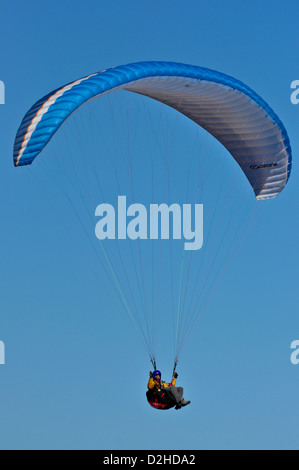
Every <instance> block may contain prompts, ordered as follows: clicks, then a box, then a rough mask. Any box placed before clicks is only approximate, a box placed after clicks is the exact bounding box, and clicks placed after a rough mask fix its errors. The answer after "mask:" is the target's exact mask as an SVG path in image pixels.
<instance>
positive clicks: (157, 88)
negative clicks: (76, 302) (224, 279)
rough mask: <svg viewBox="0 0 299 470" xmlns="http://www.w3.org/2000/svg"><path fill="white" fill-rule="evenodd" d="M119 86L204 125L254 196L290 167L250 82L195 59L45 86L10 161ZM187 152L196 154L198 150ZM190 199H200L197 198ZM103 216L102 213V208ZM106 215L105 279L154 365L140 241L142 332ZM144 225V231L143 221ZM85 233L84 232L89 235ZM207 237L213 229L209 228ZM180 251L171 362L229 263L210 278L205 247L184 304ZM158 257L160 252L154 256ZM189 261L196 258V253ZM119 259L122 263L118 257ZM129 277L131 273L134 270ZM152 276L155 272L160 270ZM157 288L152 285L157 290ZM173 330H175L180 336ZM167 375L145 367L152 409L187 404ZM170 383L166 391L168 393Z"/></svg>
mask: <svg viewBox="0 0 299 470" xmlns="http://www.w3.org/2000/svg"><path fill="white" fill-rule="evenodd" d="M119 90H125V91H130V92H133V93H135V94H138V95H143V96H146V97H149V98H152V99H153V100H156V101H159V102H160V103H162V104H163V105H167V106H168V107H170V108H173V109H174V110H176V111H178V112H179V113H181V114H182V115H184V116H187V117H188V118H189V119H190V120H191V121H193V122H194V123H195V124H197V125H198V126H196V127H199V126H200V128H203V129H204V130H206V131H207V132H208V133H209V134H210V135H211V136H213V137H214V138H215V139H216V141H218V142H219V143H220V144H222V145H223V146H224V147H225V149H227V150H228V152H229V153H230V155H231V156H232V157H233V159H234V160H235V162H236V163H237V164H238V165H239V167H240V169H241V172H240V173H242V177H243V176H245V177H246V178H247V180H248V182H249V185H250V187H251V189H250V190H251V192H252V190H253V192H254V195H255V198H256V199H257V200H265V199H273V198H275V197H276V196H278V195H279V194H280V192H281V191H282V190H283V189H284V187H285V185H286V184H287V182H288V179H289V177H290V173H291V161H292V154H291V147H290V142H289V138H288V135H287V131H286V129H285V127H284V125H283V124H282V122H281V121H280V119H279V118H278V116H277V115H276V113H275V112H274V111H273V110H272V108H270V106H269V105H268V104H267V103H266V102H265V101H264V100H263V99H262V98H261V97H260V96H259V95H258V94H257V93H255V92H254V91H253V90H252V89H251V88H249V87H248V86H247V85H245V84H244V83H242V82H241V81H239V80H237V79H235V78H233V77H230V76H228V75H226V74H223V73H220V72H216V71H214V70H210V69H207V68H202V67H199V66H193V65H188V64H179V63H172V62H140V63H133V64H128V65H123V66H118V67H115V68H111V69H107V70H104V71H101V72H97V73H94V74H91V75H87V76H85V77H83V78H81V79H79V80H75V81H72V82H70V83H68V84H67V85H64V86H62V87H59V88H56V89H55V90H54V91H52V92H51V93H48V94H47V95H46V96H44V97H43V98H42V99H40V100H39V101H37V103H36V104H34V105H33V106H32V108H31V109H30V110H29V111H28V112H27V114H26V115H25V117H24V118H23V120H22V122H21V125H20V127H19V130H18V132H17V135H16V138H15V144H14V153H13V158H14V165H15V166H16V167H20V166H26V165H31V164H32V163H33V162H34V160H35V159H36V157H37V156H38V155H39V154H40V153H41V152H42V151H43V150H44V148H45V147H46V146H47V144H48V143H49V141H50V140H51V139H52V137H53V136H54V134H55V133H56V132H57V131H58V129H59V128H60V126H61V125H62V124H63V123H64V122H65V121H66V120H67V119H68V118H69V117H70V115H71V114H72V113H74V112H76V111H77V110H78V109H79V108H80V107H81V106H82V105H83V104H85V103H87V102H89V101H91V100H94V99H95V98H100V97H102V96H104V95H107V94H108V93H112V92H114V91H119ZM99 158H100V157H99ZM145 158H146V157H145ZM195 158H198V159H199V157H195ZM232 161H233V160H232ZM68 163H69V166H72V164H73V163H72V160H71V159H70V160H69V161H68ZM144 163H146V162H144ZM66 166H67V165H66ZM78 173H79V172H78ZM130 175H131V173H130ZM193 175H194V177H195V178H196V173H193ZM212 177H213V172H212ZM223 178H225V176H223ZM203 179H204V178H203ZM63 184H64V182H63ZM133 193H134V191H133ZM238 197H239V195H238ZM132 199H133V197H132ZM253 199H254V198H253ZM227 201H229V198H227ZM152 202H154V201H152ZM133 203H136V200H133ZM217 205H218V204H217ZM227 205H228V203H226V207H227ZM98 207H100V209H99V213H98V215H100V216H103V214H104V212H105V211H104V210H102V209H103V207H102V206H98ZM143 207H144V206H143ZM186 207H187V205H186ZM198 207H201V206H199V205H198ZM126 214H127V212H126ZM126 214H125V215H126ZM93 215H94V212H93ZM105 217H106V219H107V220H108V216H107V214H106V216H105ZM225 217H226V212H225V211H224V212H223V215H222V217H221V223H220V224H219V233H220V232H221V229H222V231H223V233H225V232H226V231H227V230H226V229H225V230H224V229H223V225H224V223H223V220H225ZM109 220H110V219H109ZM106 222H107V221H105V220H104V222H102V225H101V224H99V225H98V226H97V232H96V233H97V238H98V240H99V243H100V249H101V250H102V254H103V255H104V256H103V258H104V261H105V262H107V266H108V268H107V271H108V274H109V275H110V277H111V279H112V282H113V284H114V287H115V289H116V292H117V294H118V296H119V298H120V299H121V301H122V304H123V306H124V309H125V311H126V313H127V314H128V316H129V318H130V320H131V321H132V324H133V325H134V327H135V328H136V330H137V331H138V332H139V335H140V338H141V340H142V342H143V343H144V344H145V347H146V350H147V352H148V354H149V357H150V360H151V362H152V364H153V365H155V364H156V356H155V354H156V352H155V347H154V346H155V344H156V341H155V339H153V338H152V336H154V334H155V332H156V331H157V328H156V325H155V320H154V321H151V319H150V318H149V317H150V310H151V308H150V307H149V306H148V304H147V302H146V297H147V290H146V279H145V276H144V271H145V270H144V267H143V263H142V261H143V260H142V257H141V255H140V245H138V251H139V256H140V266H141V271H142V275H141V276H140V278H141V281H140V284H141V286H139V278H138V288H139V290H138V295H139V296H140V297H142V291H143V295H144V298H145V299H143V300H141V301H140V303H141V305H142V308H144V310H145V312H146V314H145V322H146V328H144V330H145V332H144V331H143V330H142V326H141V322H140V319H139V317H138V312H139V310H140V309H139V308H138V306H137V305H136V303H137V301H136V299H135V297H134V294H133V295H132V293H131V292H132V291H133V292H135V291H134V289H130V286H127V284H128V283H127V280H126V276H125V275H124V276H122V275H121V274H120V272H122V267H123V266H121V268H120V269H117V268H115V267H114V265H113V263H112V261H111V259H110V258H109V256H108V252H107V251H108V250H107V249H106V247H105V246H104V243H105V238H108V236H106V235H107V234H106V233H105V232H104V230H103V226H104V225H105V223H106ZM145 222H146V217H145V218H144V225H143V227H146V223H145ZM114 223H115V219H113V220H112V225H111V227H112V229H111V233H112V236H111V237H110V238H115V237H114V235H115V230H114V228H115V227H114ZM133 225H134V231H136V226H137V225H138V224H137V222H136V221H135V223H134V224H133ZM230 225H231V219H229V220H228V221H227V227H229V226H230ZM190 226H191V224H190ZM124 227H125V228H124V234H123V237H120V238H127V234H128V232H127V228H126V226H124ZM140 227H141V224H139V226H138V229H139V230H141V228H140ZM189 231H190V227H189ZM215 232H216V231H215ZM144 233H146V230H145V228H144ZM134 235H135V232H134V233H133V235H132V236H131V237H129V238H131V239H132V240H134ZM88 238H90V236H89V235H88ZM136 238H138V242H139V239H141V238H146V236H145V235H144V237H136ZM154 238H157V237H154ZM168 238H170V237H168ZM215 238H217V237H216V236H215ZM219 238H220V243H222V241H223V236H222V235H221V236H220V237H219ZM198 240H199V243H198V245H199V246H200V247H201V246H202V237H201V236H198ZM130 241H131V240H130ZM212 248H214V252H215V253H216V254H215V258H216V257H217V256H218V254H219V248H218V247H216V248H215V243H214V242H213V243H212ZM192 251H193V250H192V249H190V250H189V252H188V254H189V253H190V264H191V257H192ZM198 251H199V250H198ZM184 256H187V255H184V254H183V255H182V261H181V264H180V269H177V271H178V272H179V282H178V284H179V285H178V288H177V289H176V288H174V287H173V288H172V291H173V297H174V296H175V294H176V293H177V296H178V307H177V309H176V311H177V318H176V320H175V321H174V324H175V329H176V333H175V343H176V344H175V348H176V349H175V363H177V361H178V359H179V354H180V353H181V351H182V348H183V347H184V346H185V344H186V341H187V340H188V338H189V336H190V333H191V331H192V330H193V329H194V326H195V324H196V321H197V319H198V318H199V314H201V313H202V311H203V310H204V309H205V308H206V306H207V304H208V302H209V300H210V299H211V296H212V295H213V293H214V291H215V288H216V287H217V285H218V283H219V279H220V278H221V276H222V273H223V272H224V271H225V269H226V268H227V266H228V265H229V262H230V259H231V258H230V259H229V260H228V261H227V260H226V261H225V263H224V268H222V266H220V267H217V270H216V271H217V276H215V279H213V282H212V283H211V285H210V283H208V282H207V280H208V276H209V274H210V272H211V270H212V268H213V267H214V265H216V262H215V261H214V258H213V256H210V255H208V256H206V257H205V258H204V263H203V269H202V271H200V276H199V275H198V280H197V277H196V275H194V276H193V279H194V281H195V285H194V289H192V291H193V292H192V296H191V298H190V299H191V300H190V305H189V306H187V298H188V295H187V294H188V293H189V292H190V290H191V289H190V288H189V285H188V281H189V280H190V279H191V278H192V275H191V274H190V273H191V269H190V264H187V263H185V264H184V258H183V257H184ZM193 257H194V254H193ZM159 259H161V256H160V257H159ZM197 262H198V260H196V263H197ZM125 264H126V263H123V265H125ZM127 264H129V263H127ZM198 264H199V263H198ZM132 265H133V267H134V269H135V271H136V272H137V269H136V266H135V264H134V262H132ZM167 266H171V263H168V265H167ZM171 267H172V266H171ZM184 270H185V271H186V274H185V277H186V279H187V281H186V287H185V292H184V295H183V278H184ZM196 272H197V271H196ZM136 277H138V274H137V275H136ZM153 277H154V276H153ZM158 277H159V279H160V278H161V279H163V275H160V276H158ZM164 278H165V279H166V278H167V276H166V275H164ZM123 279H125V280H123ZM124 284H125V287H124ZM188 288H189V289H188ZM205 288H206V289H207V292H206V291H205ZM161 290H162V289H159V295H160V291H161ZM136 292H137V289H136ZM202 292H203V293H204V295H203V301H202V303H201V304H199V301H200V299H201V295H202ZM159 295H158V296H157V297H159ZM173 303H174V302H173ZM157 304H158V302H157ZM173 310H175V309H173ZM186 312H187V313H186ZM184 314H185V316H184ZM157 316H158V315H157ZM183 317H184V318H185V324H184V323H183ZM181 331H182V335H181V337H180V332H181ZM155 369H156V368H155ZM175 375H176V373H175V374H174V375H173V378H172V381H171V383H170V384H168V387H167V386H166V385H165V382H162V381H161V375H160V377H159V374H157V370H155V373H153V376H152V377H150V380H149V382H148V392H147V399H148V402H149V404H150V405H151V406H153V407H154V408H158V409H169V408H172V407H177V409H179V408H180V407H181V406H186V405H187V404H189V402H188V401H186V400H184V399H183V392H182V389H181V388H180V387H178V388H177V387H175V383H176V376H175ZM163 384H164V385H163ZM172 387H174V388H172ZM172 391H173V393H171V392H172Z"/></svg>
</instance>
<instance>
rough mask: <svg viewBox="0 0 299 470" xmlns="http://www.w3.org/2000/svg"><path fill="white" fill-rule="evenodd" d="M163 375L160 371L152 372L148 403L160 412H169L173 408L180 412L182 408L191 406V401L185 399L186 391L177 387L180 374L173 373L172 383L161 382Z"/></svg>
mask: <svg viewBox="0 0 299 470" xmlns="http://www.w3.org/2000/svg"><path fill="white" fill-rule="evenodd" d="M161 375H162V374H161V372H160V371H159V370H154V372H150V378H149V381H148V384H147V388H148V391H147V393H146V396H147V401H148V403H149V404H150V405H151V406H152V407H153V408H156V409H158V410H169V409H170V408H173V407H175V409H176V410H180V409H181V408H182V407H184V406H187V405H189V404H190V403H191V402H190V400H185V399H184V397H183V393H184V389H183V388H182V387H176V380H177V378H178V373H177V372H175V371H174V372H173V377H172V380H171V382H170V383H167V382H164V381H163V380H161Z"/></svg>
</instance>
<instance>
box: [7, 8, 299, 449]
mask: <svg viewBox="0 0 299 470" xmlns="http://www.w3.org/2000/svg"><path fill="white" fill-rule="evenodd" d="M296 10H297V2H295V0H289V1H288V2H280V1H277V0H274V1H270V0H266V1H264V2H260V1H257V0H251V1H243V2H242V4H240V2H238V1H235V0H228V1H227V2H222V1H220V0H216V1H210V2H207V1H204V0H203V1H198V0H190V1H188V2H184V3H182V2H181V1H178V0H172V1H170V0H164V1H163V2H161V1H159V2H158V1H156V0H153V1H151V2H145V1H143V0H138V1H137V0H131V1H130V0H129V1H127V2H123V1H120V0H119V1H111V2H101V1H98V0H86V1H85V2H82V1H77V0H73V1H72V2H69V1H66V0H60V1H59V2H58V1H57V0H52V1H43V2H38V1H33V0H29V1H26V2H22V1H20V0H15V1H14V2H9V1H5V0H4V1H2V2H1V5H0V44H1V55H0V57H1V63H0V80H2V81H3V82H4V83H5V87H6V104H5V105H1V106H0V128H1V144H0V145H1V160H0V165H1V199H0V207H1V232H0V239H1V245H0V246H1V264H0V281H1V282H0V284H1V296H0V340H2V341H4V343H5V345H6V365H5V366H0V384H1V386H0V448H1V449H16V448H18V449H32V448H34V449H40V448H60V449H64V448H67V449H69V448H70V449H75V448H83V449H88V448H92V449H159V448H163V449H219V448H221V449H231V448H233V449H235V448H243V449H244V448H246V449H247V448H269V449H276V448H285V449H287V448H293V449H294V448H296V449H298V447H299V444H298V442H299V432H298V420H299V411H298V391H299V366H297V368H296V367H295V366H293V365H291V363H290V354H291V351H290V343H291V342H292V341H293V340H295V339H299V316H298V300H299V291H298V269H297V267H298V264H299V250H298V228H299V227H298V225H299V221H298V212H299V202H298V201H299V199H298V191H297V188H298V183H299V176H298V167H297V155H298V150H299V139H298V122H299V106H294V105H292V104H291V102H290V93H291V90H290V84H291V82H292V81H293V80H296V79H297V80H298V79H299V71H298V18H297V16H296V14H295V13H296ZM141 60H167V61H176V62H185V63H190V64H195V65H200V66H203V67H208V68H212V69H215V70H219V71H221V72H224V73H227V74H229V75H232V76H234V77H236V78H238V79H240V80H242V81H244V82H245V83H246V84H248V85H249V86H250V87H252V88H253V89H254V90H255V91H256V92H257V93H259V94H260V95H261V96H262V97H263V98H264V99H265V100H266V101H267V102H268V103H269V104H270V106H271V107H272V108H273V109H274V110H275V111H276V113H277V114H278V115H279V117H280V118H281V120H282V122H283V123H284V125H285V127H286V128H287V131H288V133H289V137H290V140H291V145H292V150H293V161H294V165H293V172H292V177H291V179H290V181H289V183H288V186H287V187H286V189H285V190H284V191H283V193H282V194H281V195H280V196H279V198H277V200H275V203H274V202H273V203H270V204H271V205H269V210H268V211H266V210H265V211H264V210H263V211H262V214H261V216H260V217H259V219H258V222H257V224H256V225H255V227H254V229H253V230H252V232H251V233H250V235H249V237H248V238H247V240H246V242H245V243H244V245H243V246H242V248H241V250H240V252H239V253H238V257H237V258H236V259H235V260H234V262H233V264H232V265H231V267H230V269H229V271H228V272H227V274H226V276H225V278H224V279H223V281H222V283H221V285H220V286H219V288H218V289H217V294H216V295H215V296H214V297H213V300H212V302H211V303H210V304H209V307H208V309H207V310H206V311H205V312H204V315H203V316H202V318H201V319H200V322H199V324H198V326H197V329H196V331H195V332H194V334H193V336H192V338H191V340H190V342H189V343H188V345H187V347H186V348H185V350H184V353H183V355H182V358H181V362H180V364H179V367H178V372H179V382H178V385H183V386H184V387H185V397H186V398H188V399H190V400H191V401H192V404H191V405H190V406H189V407H186V408H185V409H184V410H182V411H180V412H176V411H174V410H170V411H169V412H165V413H164V412H161V413H159V412H157V411H155V410H153V409H151V408H150V407H149V406H148V405H147V403H146V401H145V395H144V394H145V389H146V381H147V377H148V371H149V368H150V364H149V360H148V357H147V356H146V354H145V352H144V350H143V349H142V347H141V346H140V344H139V342H138V341H137V340H136V338H135V336H134V334H133V333H132V331H131V329H130V327H129V326H128V323H127V321H126V319H125V318H124V317H123V316H122V314H121V313H120V312H116V309H117V308H116V307H115V303H113V302H112V301H111V296H110V295H108V294H107V291H106V289H105V288H104V287H103V286H101V285H100V284H99V283H98V282H97V280H96V278H95V277H94V276H93V273H92V272H91V271H90V270H89V269H88V267H87V266H86V265H85V264H84V262H82V259H81V258H80V255H79V254H78V253H77V250H76V248H75V247H74V246H73V245H72V244H71V243H70V242H69V238H68V237H67V235H66V233H65V232H64V230H63V228H62V226H61V225H60V224H59V223H58V222H57V219H56V218H55V214H54V211H53V209H52V210H51V209H49V206H48V205H47V204H46V203H45V202H44V199H43V197H44V195H41V197H40V198H39V197H38V198H36V190H35V189H34V188H33V187H31V185H30V184H28V179H27V178H25V177H23V175H25V173H22V169H18V170H16V169H15V168H14V167H13V163H12V148H13V142H14V137H15V134H16V131H17V128H18V126H19V123H20V121H21V119H22V117H23V115H24V114H25V112H26V111H27V110H28V108H29V107H30V106H31V105H32V104H33V103H34V102H35V101H36V100H37V99H38V98H40V97H41V96H43V95H44V94H46V93H47V92H49V91H50V90H52V89H54V88H55V87H58V86H60V85H62V84H64V83H67V82H70V81H72V80H74V79H76V78H78V77H81V76H84V75H87V74H88V73H92V72H95V71H98V70H101V69H106V68H108V67H111V66H116V65H121V64H126V63H130V62H137V61H141ZM98 111H99V110H98V108H97V107H95V108H94V112H95V113H96V112H98ZM141 126H142V124H141ZM65 132H67V127H66V130H65ZM58 142H59V137H58V140H57V144H58ZM138 144H139V141H138ZM56 149H57V147H56ZM108 185H109V181H108ZM82 243H83V242H82ZM162 324H163V335H162V336H161V337H159V341H160V344H161V343H163V344H164V343H165V354H164V352H163V348H161V349H159V351H160V362H159V368H162V370H163V371H164V374H165V378H166V379H167V375H170V374H171V365H172V364H171V360H172V356H171V353H170V352H169V349H170V348H171V347H172V342H171V339H169V338H168V335H167V329H166V333H165V323H163V322H162Z"/></svg>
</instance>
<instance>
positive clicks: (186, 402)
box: [180, 398, 191, 406]
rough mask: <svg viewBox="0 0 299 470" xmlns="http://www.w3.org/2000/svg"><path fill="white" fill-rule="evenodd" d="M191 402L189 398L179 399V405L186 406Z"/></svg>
mask: <svg viewBox="0 0 299 470" xmlns="http://www.w3.org/2000/svg"><path fill="white" fill-rule="evenodd" d="M190 403H191V401H190V400H185V399H184V398H182V399H181V403H180V404H181V406H186V405H189V404H190Z"/></svg>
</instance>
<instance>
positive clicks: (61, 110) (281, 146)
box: [14, 62, 291, 199]
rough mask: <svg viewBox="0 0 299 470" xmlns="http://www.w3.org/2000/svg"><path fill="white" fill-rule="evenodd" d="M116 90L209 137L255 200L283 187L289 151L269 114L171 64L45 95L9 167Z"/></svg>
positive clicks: (244, 90) (224, 85)
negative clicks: (154, 103) (161, 106)
mask: <svg viewBox="0 0 299 470" xmlns="http://www.w3.org/2000/svg"><path fill="white" fill-rule="evenodd" d="M120 89H123V90H128V91H131V92H135V93H139V94H142V95H145V96H148V97H150V98H153V99H155V100H158V101H160V102H162V103H165V104H167V105H168V106H171V107H172V108H175V109H176V110H178V111H180V112H181V113H182V114H185V115H186V116H188V117H189V118H190V119H192V120H193V121H194V122H196V123H197V124H199V125H200V126H201V127H203V128H204V129H206V130H207V131H208V132H209V133H210V134H212V135H213V136H214V137H216V139H217V140H219V141H220V142H221V143H222V144H223V145H224V146H225V147H226V148H227V149H228V150H229V152H230V153H231V154H232V156H233V157H234V158H235V160H236V161H237V162H238V164H239V165H240V167H241V168H242V170H243V172H244V174H245V175H246V177H247V179H248V180H249V183H250V184H251V186H252V188H253V190H254V192H255V195H256V198H257V199H269V198H273V197H275V196H277V195H278V194H279V193H280V192H281V191H282V189H283V188H284V186H285V185H286V183H287V181H288V178H289V175H290V171H291V149H290V143H289V139H288V135H287V132H286V130H285V128H284V126H283V124H282V123H281V121H280V120H279V118H278V117H277V115H276V114H275V113H274V111H273V110H272V109H271V108H270V106H269V105H268V104H267V103H266V102H265V101H264V100H263V99H262V98H261V97H260V96H258V95H257V94H256V93H255V92H254V91H253V90H251V89H250V88H249V87H248V86H247V85H245V84H244V83H242V82H240V81H239V80H236V79H234V78H232V77H230V76H228V75H225V74H223V73H220V72H216V71H214V70H209V69H206V68H202V67H198V66H193V65H187V64H179V63H172V62H140V63H135V64H129V65H125V66H119V67H115V68H112V69H108V70H104V71H102V72H98V73H95V74H92V75H88V76H86V77H84V78H81V79H79V80H75V81H73V82H71V83H69V84H67V85H64V86H62V87H61V88H58V89H56V90H54V91H53V92H51V93H49V94H48V95H46V96H45V97H44V98H42V99H41V100H39V101H38V102H37V103H36V104H35V105H34V106H33V107H32V108H31V109H30V110H29V111H28V113H27V114H26V115H25V117H24V119H23V121H22V123H21V125H20V128H19V130H18V133H17V136H16V139H15V146H14V164H15V166H21V165H28V164H31V163H32V161H33V160H34V159H35V158H36V156H37V155H38V154H39V153H40V152H41V151H42V150H43V148H44V147H45V145H46V144H47V143H48V142H49V140H50V139H51V138H52V136H53V135H54V134H55V132H56V131H57V130H58V128H59V127H60V126H61V124H62V123H63V122H64V121H65V120H66V119H67V118H68V117H69V116H70V114H72V113H73V112H74V111H76V110H77V109H78V108H79V107H80V106H81V105H83V104H85V103H86V102H88V101H90V100H92V99H94V98H96V97H100V96H102V95H104V94H106V93H109V92H112V91H116V90H120Z"/></svg>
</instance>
